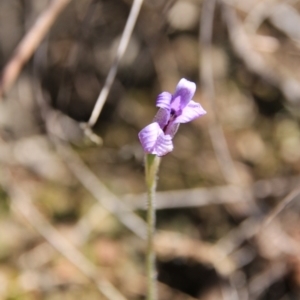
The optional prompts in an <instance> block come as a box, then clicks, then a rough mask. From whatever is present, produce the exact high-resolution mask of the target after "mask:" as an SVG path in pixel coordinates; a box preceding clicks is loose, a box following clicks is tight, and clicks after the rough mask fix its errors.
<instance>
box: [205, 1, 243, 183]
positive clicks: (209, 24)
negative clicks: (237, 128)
mask: <svg viewBox="0 0 300 300" xmlns="http://www.w3.org/2000/svg"><path fill="white" fill-rule="evenodd" d="M215 6H216V0H205V1H204V2H203V7H202V14H201V22H200V36H199V41H200V47H201V56H200V68H199V69H200V73H201V74H200V77H201V80H202V89H203V91H204V93H205V94H206V96H207V98H208V99H209V101H210V104H211V110H210V112H209V121H210V124H209V133H210V137H211V141H212V145H213V148H214V151H215V154H216V157H217V160H218V162H219V166H220V168H221V171H222V173H223V176H224V178H225V180H226V181H227V182H229V183H238V182H239V181H240V180H239V177H238V173H237V171H236V169H235V166H234V162H233V160H232V157H231V155H230V151H229V149H228V145H227V142H226V139H225V136H224V132H223V128H222V126H221V125H220V123H219V121H218V115H217V107H216V103H215V88H214V79H213V68H212V57H211V52H212V47H211V43H212V31H213V20H214V11H215Z"/></svg>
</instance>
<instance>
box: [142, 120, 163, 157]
mask: <svg viewBox="0 0 300 300" xmlns="http://www.w3.org/2000/svg"><path fill="white" fill-rule="evenodd" d="M161 134H164V133H163V131H162V129H161V128H160V127H159V124H158V123H157V122H154V123H151V124H150V125H148V126H146V127H145V128H143V129H142V130H141V131H140V132H139V134H138V136H139V139H140V142H141V144H142V147H143V149H144V151H145V152H147V153H152V151H153V148H154V146H155V144H156V142H157V139H158V137H159V136H160V135H161ZM152 154H155V153H152Z"/></svg>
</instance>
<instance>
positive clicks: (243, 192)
mask: <svg viewBox="0 0 300 300" xmlns="http://www.w3.org/2000/svg"><path fill="white" fill-rule="evenodd" d="M156 195H157V196H156V197H157V204H156V209H174V208H186V207H200V206H206V205H214V204H226V203H237V202H242V201H245V202H246V201H251V200H253V199H254V196H253V190H252V189H251V188H250V187H249V188H242V187H238V186H235V185H226V186H220V187H212V188H195V189H187V190H176V191H166V192H157V194H156ZM145 197H146V195H144V194H142V195H141V194H139V195H126V196H125V197H124V201H125V202H126V203H127V204H128V205H129V206H130V207H131V208H132V209H145V201H141V199H143V198H145ZM183 199H184V201H183Z"/></svg>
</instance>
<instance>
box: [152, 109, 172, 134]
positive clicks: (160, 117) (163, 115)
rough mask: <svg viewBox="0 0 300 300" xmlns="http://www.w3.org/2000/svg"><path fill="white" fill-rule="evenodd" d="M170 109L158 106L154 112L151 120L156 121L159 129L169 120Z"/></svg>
mask: <svg viewBox="0 0 300 300" xmlns="http://www.w3.org/2000/svg"><path fill="white" fill-rule="evenodd" d="M169 119H170V111H169V110H167V109H164V108H160V109H159V110H158V112H157V113H156V115H155V117H154V119H153V122H157V123H158V124H159V126H160V128H161V129H163V128H164V127H165V126H166V125H167V124H168V122H169Z"/></svg>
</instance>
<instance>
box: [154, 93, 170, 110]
mask: <svg viewBox="0 0 300 300" xmlns="http://www.w3.org/2000/svg"><path fill="white" fill-rule="evenodd" d="M171 100H172V95H171V94H170V93H169V92H163V93H161V94H159V95H158V96H157V99H156V106H157V107H160V108H165V109H170V103H171Z"/></svg>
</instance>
